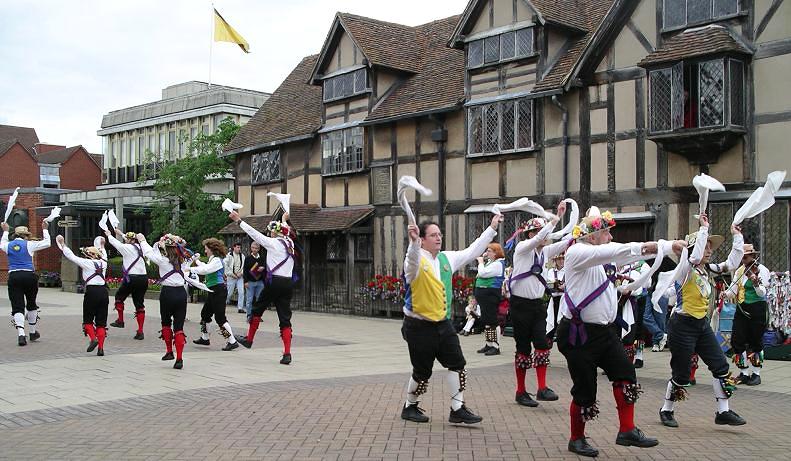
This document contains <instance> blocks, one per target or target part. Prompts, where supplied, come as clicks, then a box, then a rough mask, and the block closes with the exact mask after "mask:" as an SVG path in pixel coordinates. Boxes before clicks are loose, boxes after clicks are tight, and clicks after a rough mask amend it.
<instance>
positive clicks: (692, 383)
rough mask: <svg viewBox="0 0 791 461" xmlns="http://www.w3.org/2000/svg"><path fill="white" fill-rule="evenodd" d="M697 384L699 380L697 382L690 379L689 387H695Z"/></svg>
mask: <svg viewBox="0 0 791 461" xmlns="http://www.w3.org/2000/svg"><path fill="white" fill-rule="evenodd" d="M697 383H698V381H697V380H695V379H690V380H689V385H690V386H694V385H695V384H697Z"/></svg>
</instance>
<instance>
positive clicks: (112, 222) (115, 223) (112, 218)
mask: <svg viewBox="0 0 791 461" xmlns="http://www.w3.org/2000/svg"><path fill="white" fill-rule="evenodd" d="M107 219H109V220H110V225H111V226H113V227H114V228H116V229H118V225H119V224H121V221H119V220H118V216H116V215H115V211H113V210H110V211H109V212H107Z"/></svg>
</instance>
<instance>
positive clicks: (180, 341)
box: [173, 330, 187, 360]
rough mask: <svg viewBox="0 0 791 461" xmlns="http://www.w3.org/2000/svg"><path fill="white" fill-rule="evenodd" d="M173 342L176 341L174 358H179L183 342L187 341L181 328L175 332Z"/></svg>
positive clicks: (182, 350)
mask: <svg viewBox="0 0 791 461" xmlns="http://www.w3.org/2000/svg"><path fill="white" fill-rule="evenodd" d="M173 342H174V343H176V360H181V353H182V352H184V343H186V342H187V337H186V336H184V331H183V330H179V331H177V332H176V337H175V339H174V340H173Z"/></svg>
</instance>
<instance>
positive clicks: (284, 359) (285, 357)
mask: <svg viewBox="0 0 791 461" xmlns="http://www.w3.org/2000/svg"><path fill="white" fill-rule="evenodd" d="M280 363H281V364H282V365H289V364H291V354H283V357H282V358H281V359H280Z"/></svg>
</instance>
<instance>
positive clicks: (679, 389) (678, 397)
mask: <svg viewBox="0 0 791 461" xmlns="http://www.w3.org/2000/svg"><path fill="white" fill-rule="evenodd" d="M670 383H671V384H672V385H673V390H672V391H671V393H670V398H669V399H668V400H670V401H671V402H681V401H683V400H687V398H689V392H687V390H686V387H687V386H689V384H687V386H682V385H680V384H677V383H676V382H675V381H673V380H672V379H671V380H670Z"/></svg>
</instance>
